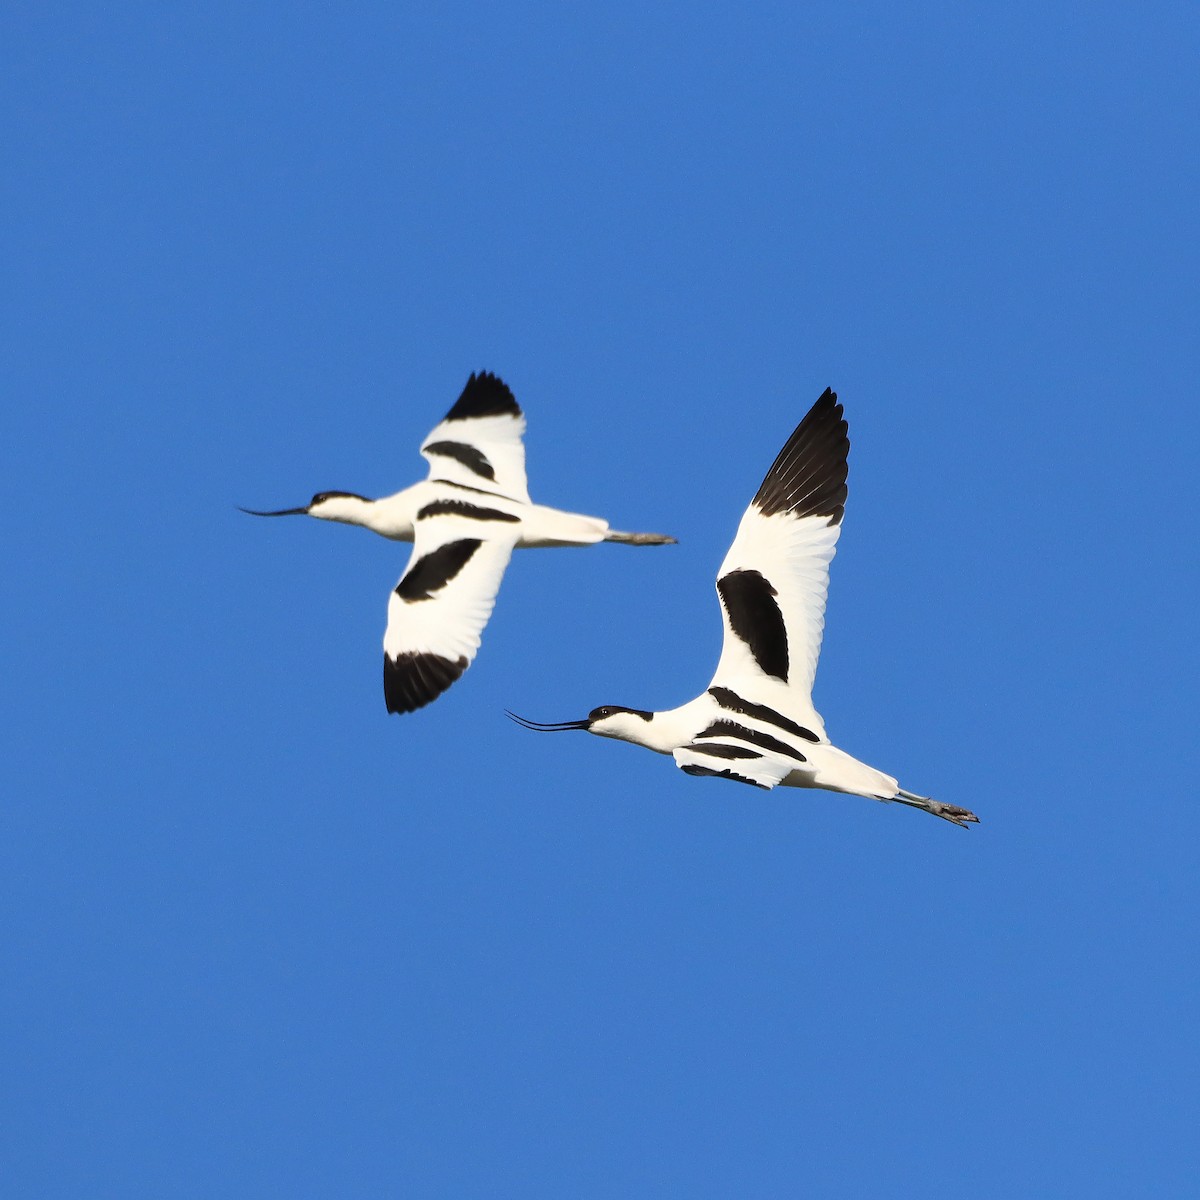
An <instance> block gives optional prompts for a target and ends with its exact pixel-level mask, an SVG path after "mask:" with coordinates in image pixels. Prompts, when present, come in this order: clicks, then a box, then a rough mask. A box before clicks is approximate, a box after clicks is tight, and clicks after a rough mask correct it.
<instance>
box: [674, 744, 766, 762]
mask: <svg viewBox="0 0 1200 1200" xmlns="http://www.w3.org/2000/svg"><path fill="white" fill-rule="evenodd" d="M688 749H689V750H690V751H692V753H693V754H710V755H712V757H713V758H762V755H761V754H759V752H758V751H757V750H751V749H750V747H749V746H726V745H723V744H722V743H720V742H714V743H713V744H712V745H711V746H697V745H694V744H693V745H691V746H689V747H688Z"/></svg>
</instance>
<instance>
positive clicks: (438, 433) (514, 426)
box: [421, 371, 529, 504]
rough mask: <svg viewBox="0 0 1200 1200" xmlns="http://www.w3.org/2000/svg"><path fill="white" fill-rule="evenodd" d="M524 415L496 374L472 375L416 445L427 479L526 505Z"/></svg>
mask: <svg viewBox="0 0 1200 1200" xmlns="http://www.w3.org/2000/svg"><path fill="white" fill-rule="evenodd" d="M524 433H525V416H524V414H523V413H522V412H521V409H520V407H519V406H518V404H517V402H516V400H515V398H514V397H513V394H512V392H510V391H509V389H508V387H507V386H506V385H505V384H504V383H503V381H502V380H499V379H497V378H496V376H495V375H492V374H491V373H489V372H487V371H483V372H481V373H480V374H478V375H475V374H472V375H471V378H470V379H468V380H467V386H466V387H464V388H463V390H462V395H461V396H459V398H458V399H457V400H456V401H455V403H454V407H453V408H452V409H451V410H450V411H449V412H448V413H447V414H446V416H445V417H444V418H443V419H442V421H441V422H440V423H439V424H438V425H436V426H435V427H434V429H433V430H432V431H431V432H430V434H429V436H428V437H427V438H426V439H425V441H424V442H423V443H422V444H421V453H422V454H423V455H424V456H425V457H426V459H428V460H429V478H430V479H431V480H438V481H439V482H443V483H449V484H452V485H454V486H456V487H459V488H467V489H470V490H472V491H482V492H488V493H490V494H491V495H495V496H507V497H508V498H509V499H512V500H519V501H524V503H526V504H528V503H529V489H528V485H527V484H526V482H525V445H524V443H523V442H522V441H521V438H522V436H523V435H524Z"/></svg>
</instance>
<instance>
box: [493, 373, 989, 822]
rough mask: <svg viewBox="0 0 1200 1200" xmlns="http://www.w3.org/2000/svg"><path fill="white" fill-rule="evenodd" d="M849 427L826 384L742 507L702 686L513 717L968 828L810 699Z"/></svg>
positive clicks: (961, 813) (703, 768)
mask: <svg viewBox="0 0 1200 1200" xmlns="http://www.w3.org/2000/svg"><path fill="white" fill-rule="evenodd" d="M846 434H847V426H846V422H845V420H843V418H842V406H841V405H840V404H839V403H838V402H837V396H836V395H835V394H834V393H833V392H832V391H829V390H828V389H826V391H825V393H824V395H822V396H821V398H820V399H819V400H818V401H817V402H816V404H814V405H813V407H812V408H811V409H810V411H809V412H808V414H807V415H806V416H805V418H804V420H802V421H801V422H800V424H799V425H798V426H797V427H796V430H795V432H794V433H793V434H792V436H791V437H790V438H789V439H788V441H787V444H786V445H785V446H784V448H783V449H782V450H781V451H780V453H779V457H778V458H776V460H775V463H774V465H773V466H772V467H771V469H770V471H768V472H767V477H766V478H765V479H764V480H763V483H762V487H760V488H759V489H758V494H757V495H756V496H755V497H754V500H753V501H752V502H751V504H750V507H749V508H748V509H747V510H746V513H745V515H744V516H743V517H742V522H741V524H740V525H739V526H738V531H737V536H736V537H735V538H734V540H733V545H732V546H731V547H730V548H729V553H728V554H726V556H725V561H724V562H723V563H722V564H721V569H720V571H719V572H718V574H717V595H718V597H719V598H720V602H721V618H722V620H723V622H724V626H725V641H724V644H723V647H722V650H721V659H720V661H719V662H718V663H717V671H716V674H715V675H714V676H713V678H712V683H711V684H710V685H709V687H708V689H707V691H705V692H704V693H703V694H702V695H700V696H697V697H696V699H694V700H692V701H689V702H688V703H687V704H684V705H683V706H682V707H680V708H674V709H670V710H668V711H666V712H648V711H646V710H644V709H639V708H626V707H624V706H623V705H616V704H606V705H604V706H602V707H601V708H596V709H593V710H592V711H591V712H590V713H589V714H588V716H587V718H586V719H585V720H582V721H562V722H558V723H555V724H543V723H540V722H536V721H530V720H528V719H526V718H524V717H518V716H516V714H514V713H509V716H510V717H512V718H513V720H515V721H517V722H518V723H520V724H522V725H524V726H525V727H526V728H528V729H536V730H540V731H544V732H561V731H563V730H568V729H582V730H586V731H587V732H588V733H594V734H596V735H598V736H599V737H608V738H617V739H618V740H620V741H624V742H633V743H634V744H635V745H638V746H645V747H646V748H647V749H649V750H655V751H657V752H658V753H659V754H671V755H673V756H674V758H675V762H676V764H677V765H678V766H679V767H680V768H681V769H682V770H684V771H686V772H687V773H688V774H689V775H715V776H718V777H720V778H722V779H732V780H735V781H737V782H738V783H749V784H753V785H754V786H756V787H760V788H773V787H776V786H777V785H780V784H782V785H783V786H785V787H805V788H824V789H826V790H828V791H832V792H845V793H848V794H850V795H855V796H866V797H869V798H871V799H874V800H884V801H890V800H895V801H897V802H898V803H901V804H907V805H911V806H912V807H913V808H919V809H923V810H924V811H925V812H928V813H933V814H934V816H938V817H943V818H945V819H946V820H947V821H953V822H954V823H955V824H956V825H961V826H964V827H965V826H966V825H967V824H968V823H970V822H973V821H977V820H978V819H979V818H978V817H976V816H975V814H974V813H972V812H969V811H968V810H967V809H965V808H958V807H957V806H956V805H953V804H942V803H940V802H939V801H937V800H933V799H930V798H929V797H928V796H918V795H916V794H915V793H913V792H906V791H904V790H903V789H902V788H901V787H900V786H899V784H898V783H897V781H896V780H895V779H893V778H892V776H890V775H885V774H884V773H883V772H882V771H877V770H876V769H875V768H874V767H869V766H867V765H866V763H862V762H859V761H858V759H856V758H851V756H850V755H849V754H847V753H846V752H845V751H844V750H839V749H838V748H837V747H836V746H834V745H833V744H832V743H831V742H830V741H829V738H828V737H827V736H826V735H825V725H824V723H823V722H822V720H821V718H820V716H819V715H818V713H817V711H816V709H815V708H814V707H813V703H812V684H813V676H814V675H815V674H816V669H817V656H818V654H819V653H820V650H821V634H822V632H823V630H824V627H825V597H826V593H827V591H828V589H829V563H830V560H831V559H832V558H833V554H834V547H835V546H836V544H837V540H838V534H839V533H841V527H842V512H843V508H844V506H845V503H846V474H847V467H846V459H847V456H848V454H849V451H850V441H849V439H848V437H847V436H846Z"/></svg>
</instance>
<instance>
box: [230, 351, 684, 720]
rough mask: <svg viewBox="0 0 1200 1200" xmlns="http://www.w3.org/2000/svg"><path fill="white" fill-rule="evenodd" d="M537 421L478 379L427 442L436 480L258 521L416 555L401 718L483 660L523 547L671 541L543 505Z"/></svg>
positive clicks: (324, 495)
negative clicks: (482, 644)
mask: <svg viewBox="0 0 1200 1200" xmlns="http://www.w3.org/2000/svg"><path fill="white" fill-rule="evenodd" d="M524 432H525V416H524V414H523V413H522V412H521V409H520V407H519V406H518V404H517V402H516V400H515V399H514V397H513V394H512V392H511V391H510V390H509V389H508V387H507V386H506V385H505V384H504V383H503V382H502V381H501V380H500V379H498V378H497V377H496V376H495V375H492V374H490V373H489V372H487V371H483V372H481V373H479V374H474V373H473V374H472V375H471V377H470V378H469V379H468V380H467V384H466V387H464V388H463V391H462V395H461V396H459V398H458V400H457V401H455V404H454V407H453V408H451V409H450V411H449V412H448V413H447V414H446V416H445V417H444V418H443V420H442V421H441V422H440V423H439V424H438V425H437V426H435V427H434V429H433V431H432V432H431V433H430V434H429V436H428V437H427V438H426V439H425V441H424V442H422V444H421V453H422V454H423V455H424V456H425V458H426V459H427V460H428V462H429V476H428V478H426V479H425V480H423V481H422V482H421V483H416V484H413V486H412V487H409V488H405V489H404V490H403V491H402V492H397V493H396V494H395V495H394V496H384V497H382V498H381V499H379V500H369V499H367V497H365V496H359V495H357V494H356V493H354V492H318V493H317V494H316V495H315V496H314V497H313V498H312V500H311V501H309V503H308V504H306V505H304V506H303V507H302V508H284V509H279V510H277V511H274V512H261V511H258V510H256V509H249V508H244V509H242V512H246V513H249V514H250V515H251V516H255V517H288V516H308V517H316V518H317V519H318V520H322V521H338V522H340V523H342V524H343V525H361V526H362V527H363V528H364V529H369V530H371V531H372V532H373V533H378V534H379V535H380V536H382V537H385V538H390V539H391V540H392V541H397V542H412V543H413V549H412V554H411V556H410V557H409V560H408V565H407V566H406V567H405V569H404V574H403V575H402V576H401V577H400V582H399V583H398V584H397V585H396V586H395V588H394V589H393V590H392V594H391V596H390V598H389V599H388V621H387V631H386V632H385V634H384V636H383V695H384V700H385V702H386V703H387V710H388V712H391V713H406V712H412V711H413V710H414V709H418V708H421V707H423V706H424V705H426V704H428V703H429V702H430V701H431V700H435V699H436V698H437V697H438V696H440V695H441V694H442V692H444V691H445V690H446V689H447V688H448V687H450V685H451V684H452V683H454V682H455V680H457V679H458V678H459V677H460V676H461V675H462V673H463V672H464V671H465V670H466V669H467V667H469V666H470V665H471V662H472V660H473V659H474V658H475V652H476V651H477V650H478V649H479V638H480V634H481V633H482V631H483V627H484V626H485V625H486V624H487V621H488V618H489V617H490V616H491V614H492V608H493V606H494V605H495V602H496V592H497V591H498V590H499V587H500V580H501V578H502V577H503V575H504V570H505V568H506V567H507V566H508V560H509V558H510V557H511V556H512V552H513V550H514V549H517V548H519V547H522V546H590V545H592V544H594V543H595V542H624V543H626V544H628V545H634V546H661V545H666V544H668V543H672V542H674V541H675V539H674V538H673V537H667V536H666V535H664V534H661V533H622V532H620V531H619V530H616V529H610V528H609V526H608V522H607V521H605V520H603V519H602V518H600V517H587V516H583V515H582V514H580V513H571V512H562V511H560V510H559V509H557V508H547V507H546V506H545V505H542V504H534V503H533V502H532V501H531V500H530V499H529V489H528V486H527V484H526V481H525V445H524V443H523V442H522V440H521V439H522V435H523V434H524Z"/></svg>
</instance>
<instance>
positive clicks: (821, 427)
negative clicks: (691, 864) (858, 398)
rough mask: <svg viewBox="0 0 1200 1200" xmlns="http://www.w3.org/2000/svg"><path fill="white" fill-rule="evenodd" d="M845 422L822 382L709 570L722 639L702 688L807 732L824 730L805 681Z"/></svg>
mask: <svg viewBox="0 0 1200 1200" xmlns="http://www.w3.org/2000/svg"><path fill="white" fill-rule="evenodd" d="M846 431H847V427H846V422H845V421H844V420H843V419H842V406H841V405H840V404H838V402H837V396H835V395H834V393H833V392H831V391H829V390H826V391H825V393H824V395H822V396H821V398H820V399H819V400H818V401H817V402H816V404H814V405H813V407H812V409H811V410H810V411H809V412H808V414H807V415H806V416H805V418H804V420H802V421H801V422H800V424H799V425H798V426H797V427H796V430H795V432H794V433H793V434H792V436H791V437H790V438H789V439H788V441H787V444H786V445H785V446H784V448H783V449H782V450H781V451H780V452H779V457H778V458H776V460H775V463H774V465H773V466H772V467H771V469H770V471H768V472H767V476H766V478H765V479H764V480H763V484H762V487H761V488H759V490H758V494H757V495H756V496H755V497H754V499H753V501H752V502H751V504H750V507H749V508H748V509H747V510H746V513H745V515H744V516H743V517H742V522H741V524H740V525H739V526H738V532H737V537H735V538H734V540H733V545H732V546H730V548H729V553H728V554H727V555H726V556H725V561H724V562H723V563H722V564H721V569H720V571H719V573H718V576H717V594H718V596H719V597H720V600H721V618H722V620H723V622H724V626H725V641H724V644H723V646H722V650H721V660H720V662H719V663H718V664H717V670H716V674H715V675H714V676H713V680H712V684H711V686H710V688H709V693H710V694H711V695H712V696H713V697H714V699H716V700H717V703H718V704H719V705H720V706H721V707H722V708H724V709H727V710H729V711H731V712H734V713H742V714H744V715H749V716H757V717H758V718H759V719H761V720H765V721H766V722H767V723H768V724H772V725H776V726H778V727H779V728H781V729H784V730H790V731H791V732H793V733H795V732H796V726H797V725H799V726H801V727H803V728H802V729H801V731H800V732H801V734H802V735H803V734H805V733H807V734H808V737H809V738H810V739H812V740H815V737H814V736H813V731H815V734H816V736H819V737H821V738H823V737H824V728H823V726H822V723H821V718H820V717H819V716H818V715H817V712H816V710H815V709H814V708H813V706H812V684H813V676H814V675H815V674H816V669H817V656H818V655H819V654H820V652H821V634H822V632H823V631H824V628H825V596H826V593H827V591H828V589H829V563H830V560H831V559H832V558H833V554H834V547H835V545H836V543H837V540H838V534H839V533H840V532H841V520H842V511H843V506H844V504H845V501H846V458H847V455H848V453H849V450H850V442H849V439H848V438H847V436H846ZM799 744H802V743H799ZM681 765H682V764H681ZM729 765H730V766H731V767H732V768H734V769H736V768H737V763H731V764H729Z"/></svg>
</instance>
